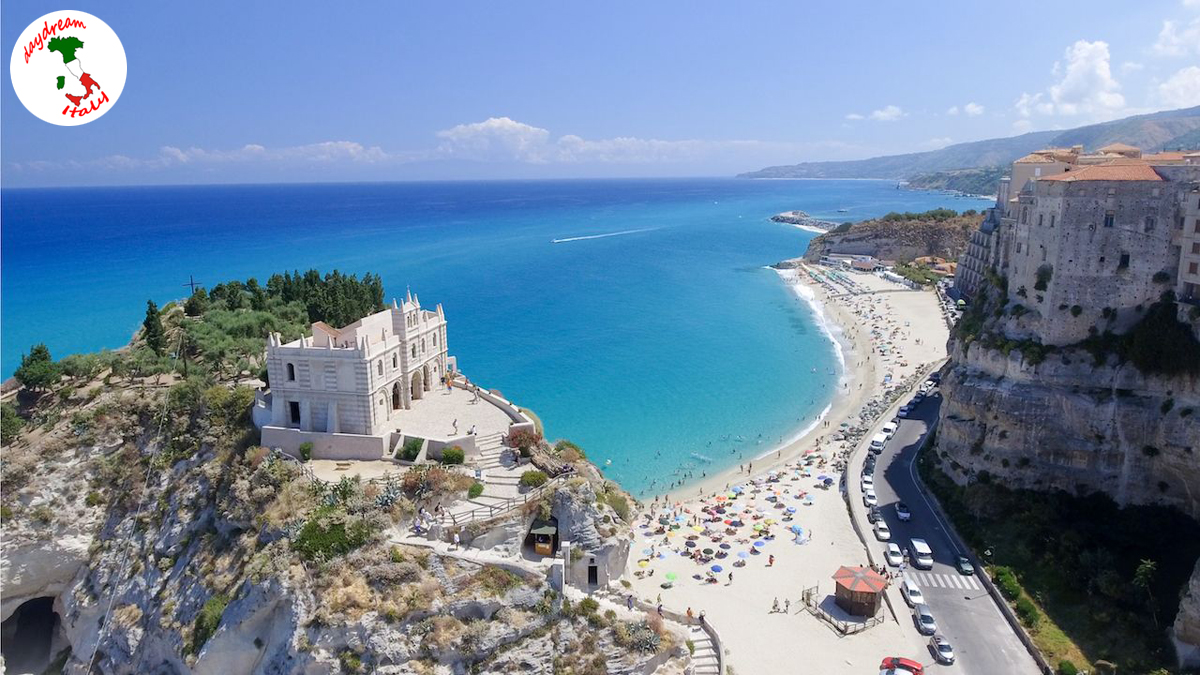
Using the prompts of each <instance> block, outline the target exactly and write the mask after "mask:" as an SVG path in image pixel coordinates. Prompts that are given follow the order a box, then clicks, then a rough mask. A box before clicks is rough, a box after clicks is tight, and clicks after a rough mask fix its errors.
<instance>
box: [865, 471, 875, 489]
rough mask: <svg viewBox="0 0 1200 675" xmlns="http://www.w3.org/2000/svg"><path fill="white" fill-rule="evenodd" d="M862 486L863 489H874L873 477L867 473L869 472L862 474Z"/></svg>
mask: <svg viewBox="0 0 1200 675" xmlns="http://www.w3.org/2000/svg"><path fill="white" fill-rule="evenodd" d="M862 488H863V490H874V489H875V478H874V477H873V476H872V475H871V474H869V473H865V474H863V477H862Z"/></svg>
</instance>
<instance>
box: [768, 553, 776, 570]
mask: <svg viewBox="0 0 1200 675" xmlns="http://www.w3.org/2000/svg"><path fill="white" fill-rule="evenodd" d="M774 566H775V555H774V554H771V555H769V556H767V567H774Z"/></svg>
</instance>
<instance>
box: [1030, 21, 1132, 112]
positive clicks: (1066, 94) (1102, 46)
mask: <svg viewBox="0 0 1200 675" xmlns="http://www.w3.org/2000/svg"><path fill="white" fill-rule="evenodd" d="M1064 60H1065V63H1064V62H1062V61H1060V62H1057V63H1055V64H1054V68H1053V70H1052V72H1053V73H1054V75H1055V76H1056V77H1057V78H1058V81H1057V82H1055V83H1054V84H1052V85H1050V87H1049V89H1047V90H1046V91H1045V92H1039V93H1036V94H1029V93H1022V94H1021V97H1020V98H1019V99H1017V102H1016V104H1015V105H1016V109H1017V113H1018V114H1020V115H1021V116H1022V117H1030V116H1032V115H1034V114H1038V115H1068V116H1075V115H1083V116H1086V117H1091V118H1103V119H1111V118H1112V117H1115V116H1116V115H1118V114H1120V113H1121V112H1122V111H1123V110H1124V108H1125V97H1124V96H1122V95H1121V91H1120V89H1121V84H1120V83H1119V82H1117V80H1116V78H1114V77H1113V75H1112V68H1111V67H1110V65H1109V61H1110V56H1109V53H1108V43H1106V42H1102V41H1099V40H1097V41H1096V42H1088V41H1086V40H1079V41H1077V42H1075V44H1073V45H1071V46H1070V47H1068V48H1067V50H1066V53H1065V54H1064Z"/></svg>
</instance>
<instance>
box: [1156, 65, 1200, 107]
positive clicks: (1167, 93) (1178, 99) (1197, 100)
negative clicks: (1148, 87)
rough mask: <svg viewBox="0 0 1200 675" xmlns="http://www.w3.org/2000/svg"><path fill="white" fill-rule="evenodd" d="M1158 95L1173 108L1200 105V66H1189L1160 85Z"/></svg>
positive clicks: (1165, 103)
mask: <svg viewBox="0 0 1200 675" xmlns="http://www.w3.org/2000/svg"><path fill="white" fill-rule="evenodd" d="M1158 96H1159V99H1161V100H1162V102H1163V104H1164V105H1166V106H1168V107H1171V108H1187V107H1189V106H1193V105H1200V66H1188V67H1187V68H1184V69H1182V70H1180V71H1179V72H1177V73H1175V74H1174V75H1172V76H1171V77H1170V78H1168V79H1167V81H1165V82H1163V83H1162V84H1160V85H1158Z"/></svg>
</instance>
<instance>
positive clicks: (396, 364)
mask: <svg viewBox="0 0 1200 675" xmlns="http://www.w3.org/2000/svg"><path fill="white" fill-rule="evenodd" d="M399 367H400V355H399V354H392V369H393V370H395V369H396V368H399Z"/></svg>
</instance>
